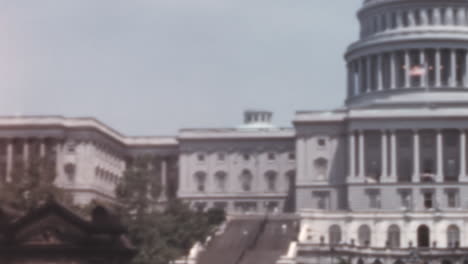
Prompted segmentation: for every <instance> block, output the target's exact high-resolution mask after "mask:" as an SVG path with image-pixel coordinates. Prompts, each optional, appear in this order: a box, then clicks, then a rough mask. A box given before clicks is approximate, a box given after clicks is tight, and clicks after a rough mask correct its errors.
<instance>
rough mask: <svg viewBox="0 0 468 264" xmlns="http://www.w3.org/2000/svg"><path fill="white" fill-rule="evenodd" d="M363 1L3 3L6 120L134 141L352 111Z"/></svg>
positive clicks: (0, 111) (1, 85) (0, 45)
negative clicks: (351, 50)
mask: <svg viewBox="0 0 468 264" xmlns="http://www.w3.org/2000/svg"><path fill="white" fill-rule="evenodd" d="M361 3H362V0H326V1H318V0H268V1H267V0H40V1H38V0H0V115H61V116H66V117H95V118H97V119H99V120H100V121H102V122H104V123H105V124H107V125H109V126H111V127H112V128H114V129H116V130H118V131H120V132H121V133H123V134H126V135H135V136H137V135H171V134H175V133H177V130H178V129H180V128H200V127H235V126H238V125H240V124H241V123H242V121H243V120H242V119H243V118H242V115H243V111H244V110H246V109H262V110H270V111H273V112H274V123H275V124H276V125H278V126H292V124H291V121H292V119H293V118H294V113H295V112H296V111H298V110H327V109H333V108H337V107H340V106H342V105H343V100H344V98H345V90H346V88H345V85H346V75H345V62H344V59H343V54H344V52H345V50H346V48H347V46H348V45H349V44H350V43H351V42H353V41H355V40H357V37H358V30H359V29H358V23H357V19H356V11H357V10H358V8H359V7H360V5H361Z"/></svg>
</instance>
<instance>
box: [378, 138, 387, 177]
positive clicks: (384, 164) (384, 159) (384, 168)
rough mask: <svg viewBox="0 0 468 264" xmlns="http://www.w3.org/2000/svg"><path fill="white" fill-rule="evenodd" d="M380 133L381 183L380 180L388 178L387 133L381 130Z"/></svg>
mask: <svg viewBox="0 0 468 264" xmlns="http://www.w3.org/2000/svg"><path fill="white" fill-rule="evenodd" d="M381 133H382V139H381V141H382V142H381V144H382V149H381V151H382V157H381V158H382V167H381V170H382V172H381V173H380V175H381V177H380V179H381V181H382V180H386V179H387V177H388V146H387V141H388V139H387V131H385V130H383V131H381Z"/></svg>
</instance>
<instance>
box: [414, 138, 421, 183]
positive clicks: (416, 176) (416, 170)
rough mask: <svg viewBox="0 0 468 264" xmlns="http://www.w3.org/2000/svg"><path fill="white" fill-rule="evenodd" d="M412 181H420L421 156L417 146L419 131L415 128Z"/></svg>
mask: <svg viewBox="0 0 468 264" xmlns="http://www.w3.org/2000/svg"><path fill="white" fill-rule="evenodd" d="M413 133H414V134H413V182H420V180H421V169H420V167H421V165H420V164H421V158H420V147H419V145H420V144H419V133H418V131H417V130H415V131H414V132H413Z"/></svg>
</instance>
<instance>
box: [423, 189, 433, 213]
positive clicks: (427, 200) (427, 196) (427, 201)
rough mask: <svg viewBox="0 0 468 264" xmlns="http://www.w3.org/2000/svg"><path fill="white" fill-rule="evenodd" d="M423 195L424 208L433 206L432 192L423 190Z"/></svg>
mask: <svg viewBox="0 0 468 264" xmlns="http://www.w3.org/2000/svg"><path fill="white" fill-rule="evenodd" d="M423 196H424V208H426V209H432V208H434V193H432V192H425V193H424V194H423Z"/></svg>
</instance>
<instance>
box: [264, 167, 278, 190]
mask: <svg viewBox="0 0 468 264" xmlns="http://www.w3.org/2000/svg"><path fill="white" fill-rule="evenodd" d="M276 178H277V173H276V172H274V171H268V172H266V173H265V180H266V184H267V191H269V192H274V191H276Z"/></svg>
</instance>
